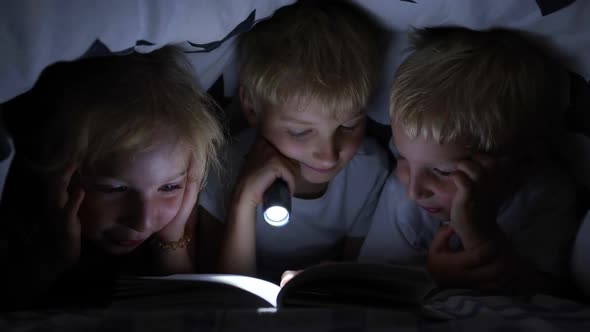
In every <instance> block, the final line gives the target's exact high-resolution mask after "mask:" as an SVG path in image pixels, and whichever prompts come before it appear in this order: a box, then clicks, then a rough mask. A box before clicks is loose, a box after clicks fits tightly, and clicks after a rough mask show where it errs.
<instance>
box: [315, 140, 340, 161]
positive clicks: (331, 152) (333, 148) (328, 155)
mask: <svg viewBox="0 0 590 332" xmlns="http://www.w3.org/2000/svg"><path fill="white" fill-rule="evenodd" d="M338 154H339V149H338V147H337V145H336V144H335V143H334V142H333V141H332V140H324V141H323V142H317V143H316V146H315V151H314V153H313V158H314V159H315V161H316V162H317V166H319V167H322V168H332V167H334V166H336V163H337V162H338Z"/></svg>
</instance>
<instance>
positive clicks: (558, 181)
mask: <svg viewBox="0 0 590 332" xmlns="http://www.w3.org/2000/svg"><path fill="white" fill-rule="evenodd" d="M575 210H576V185H575V180H574V179H573V177H572V176H571V174H570V173H569V171H568V169H567V168H566V167H565V166H562V165H560V164H558V163H557V162H551V161H548V162H546V163H544V165H542V166H540V167H537V168H535V169H533V170H531V172H529V173H528V174H527V175H526V178H525V179H523V182H522V185H521V186H519V188H518V189H517V190H516V191H515V192H514V193H513V195H512V197H511V199H510V200H509V201H507V202H506V203H505V205H504V206H503V207H502V209H501V212H500V219H511V216H516V215H518V216H520V217H518V218H519V219H521V218H522V219H531V218H525V217H526V216H529V217H530V216H531V215H535V216H541V215H552V216H556V215H559V214H561V217H564V218H565V217H566V216H567V217H568V218H570V217H571V218H573V217H575ZM502 216H503V217H502ZM534 219H537V218H534ZM564 222H565V220H564ZM572 222H575V220H572Z"/></svg>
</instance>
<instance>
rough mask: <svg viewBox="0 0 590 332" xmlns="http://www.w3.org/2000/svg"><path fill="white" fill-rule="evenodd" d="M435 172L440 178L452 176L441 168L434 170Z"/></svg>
mask: <svg viewBox="0 0 590 332" xmlns="http://www.w3.org/2000/svg"><path fill="white" fill-rule="evenodd" d="M434 172H435V173H436V174H438V175H440V176H449V175H451V172H447V171H443V170H441V169H439V168H434Z"/></svg>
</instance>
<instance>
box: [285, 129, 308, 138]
mask: <svg viewBox="0 0 590 332" xmlns="http://www.w3.org/2000/svg"><path fill="white" fill-rule="evenodd" d="M309 132H310V131H309V130H305V131H299V132H298V131H292V130H287V133H288V134H289V135H291V136H293V137H303V136H305V135H307V134H309Z"/></svg>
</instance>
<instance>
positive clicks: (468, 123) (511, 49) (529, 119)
mask: <svg viewBox="0 0 590 332" xmlns="http://www.w3.org/2000/svg"><path fill="white" fill-rule="evenodd" d="M411 41H412V47H413V49H414V52H413V53H412V54H411V55H410V56H409V57H408V58H407V59H406V60H405V61H404V62H403V63H402V64H401V65H400V67H399V69H398V70H397V73H396V77H395V80H394V83H393V87H392V92H391V109H390V114H391V117H392V123H396V124H397V125H398V126H399V127H401V128H402V130H404V131H405V134H407V135H408V136H409V137H410V138H416V137H424V138H431V139H434V140H435V141H437V142H438V143H449V142H458V141H463V140H466V141H467V144H468V145H469V147H470V148H472V149H474V150H477V151H486V152H499V150H504V149H505V148H511V149H513V150H517V149H519V148H516V146H517V145H518V146H519V147H520V148H522V146H523V145H525V146H528V145H530V144H540V142H538V141H537V142H535V140H537V139H539V138H540V137H541V136H542V135H543V134H544V131H545V130H546V127H547V125H548V121H549V114H550V112H551V111H556V108H557V107H558V103H559V98H558V96H557V95H556V90H557V89H555V88H553V87H552V86H551V85H552V84H555V79H556V76H557V74H556V69H555V68H556V67H555V66H552V64H550V62H549V60H548V59H547V58H545V57H544V56H543V55H541V53H540V52H539V51H538V50H536V49H535V48H534V47H533V46H532V45H531V44H530V43H529V42H527V40H525V39H524V38H523V37H521V36H519V35H518V34H517V33H516V32H514V31H508V30H502V29H492V30H488V31H474V30H469V29H466V28H458V27H457V28H454V27H449V28H427V29H422V30H417V31H415V32H414V33H413V35H412V38H411Z"/></svg>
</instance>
